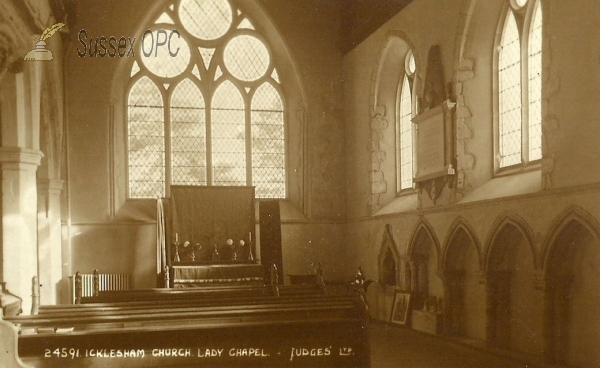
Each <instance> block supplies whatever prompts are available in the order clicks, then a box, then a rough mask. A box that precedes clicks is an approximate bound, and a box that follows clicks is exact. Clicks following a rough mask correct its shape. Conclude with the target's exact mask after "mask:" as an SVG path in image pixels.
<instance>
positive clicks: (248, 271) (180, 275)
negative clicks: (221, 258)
mask: <svg viewBox="0 0 600 368" xmlns="http://www.w3.org/2000/svg"><path fill="white" fill-rule="evenodd" d="M262 272H263V271H262V266H261V265H259V264H256V263H255V262H252V261H245V262H232V263H221V264H197V263H189V262H188V263H178V264H174V265H173V287H175V288H186V287H202V286H207V285H215V284H217V285H239V284H244V285H262V284H263V276H262Z"/></svg>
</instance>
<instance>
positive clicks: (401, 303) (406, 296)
mask: <svg viewBox="0 0 600 368" xmlns="http://www.w3.org/2000/svg"><path fill="white" fill-rule="evenodd" d="M409 310H410V293H409V292H405V291H396V294H395V295H394V304H393V305H392V318H391V322H392V323H397V324H400V325H406V323H407V322H408V311H409Z"/></svg>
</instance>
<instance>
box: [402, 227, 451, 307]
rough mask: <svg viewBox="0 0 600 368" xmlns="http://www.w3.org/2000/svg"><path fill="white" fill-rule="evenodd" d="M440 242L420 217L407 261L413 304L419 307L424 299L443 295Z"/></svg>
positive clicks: (437, 297) (422, 304)
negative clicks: (409, 270) (410, 273)
mask: <svg viewBox="0 0 600 368" xmlns="http://www.w3.org/2000/svg"><path fill="white" fill-rule="evenodd" d="M440 258H441V257H440V244H439V241H438V239H437V236H436V235H435V231H434V230H433V228H432V227H431V224H429V222H428V221H427V220H426V219H424V218H422V219H421V221H420V222H419V223H418V224H417V226H416V227H415V230H414V231H413V235H412V237H411V241H410V243H409V246H408V262H409V264H410V265H411V268H410V269H411V271H412V275H411V281H412V282H411V283H412V285H411V287H410V290H412V291H413V293H414V298H413V306H414V308H415V309H421V308H423V306H424V303H425V301H426V300H430V297H436V300H439V298H441V297H442V296H443V295H444V285H443V282H442V279H441V277H440V276H441V273H440V272H438V271H439V270H441V267H440V262H439V260H440Z"/></svg>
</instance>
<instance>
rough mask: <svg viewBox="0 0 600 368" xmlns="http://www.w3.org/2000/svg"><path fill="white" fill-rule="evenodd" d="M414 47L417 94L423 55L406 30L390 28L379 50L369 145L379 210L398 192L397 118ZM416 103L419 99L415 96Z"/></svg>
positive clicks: (374, 197)
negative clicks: (407, 63)
mask: <svg viewBox="0 0 600 368" xmlns="http://www.w3.org/2000/svg"><path fill="white" fill-rule="evenodd" d="M409 51H412V53H413V56H414V59H415V64H416V65H417V74H416V75H415V79H414V83H413V86H412V89H413V96H414V95H415V94H416V93H417V91H419V89H420V85H421V80H422V79H421V75H420V74H421V73H422V72H421V69H422V68H419V67H418V66H419V65H421V58H420V56H419V54H418V50H417V49H416V48H415V45H414V44H413V43H412V42H411V41H410V39H409V38H408V36H407V35H406V34H405V33H404V32H402V31H397V30H393V31H389V32H388V34H387V37H386V39H385V41H384V44H383V46H382V48H381V50H380V52H379V57H378V58H377V63H376V64H375V66H374V68H373V73H372V75H371V89H370V95H369V96H370V97H369V101H370V102H371V106H370V109H371V110H370V112H369V113H370V121H369V127H370V130H371V137H372V143H373V144H371V145H370V148H369V150H370V151H369V154H370V158H369V162H370V165H371V167H370V171H371V177H372V178H374V179H372V180H371V188H370V192H369V195H370V198H371V199H370V203H369V206H370V210H371V213H374V212H376V211H377V210H378V209H379V208H381V207H382V206H383V205H385V204H387V203H388V202H389V201H390V200H392V199H393V198H395V196H396V190H395V188H396V187H397V185H396V180H397V178H396V160H395V159H394V158H395V157H396V151H395V150H396V141H395V134H394V130H395V124H394V122H395V119H396V113H397V111H396V108H397V105H398V104H397V98H398V86H399V84H400V83H401V81H402V78H403V76H404V70H405V69H404V68H402V67H401V66H402V65H403V61H404V60H405V59H406V55H407V53H408V52H409ZM412 103H413V104H415V103H416V99H414V98H413V101H412Z"/></svg>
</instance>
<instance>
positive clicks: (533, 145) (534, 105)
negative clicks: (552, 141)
mask: <svg viewBox="0 0 600 368" xmlns="http://www.w3.org/2000/svg"><path fill="white" fill-rule="evenodd" d="M540 158H542V7H541V5H540V4H537V7H536V10H535V13H534V16H533V24H532V27H531V34H530V37H529V161H534V160H539V159H540Z"/></svg>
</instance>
